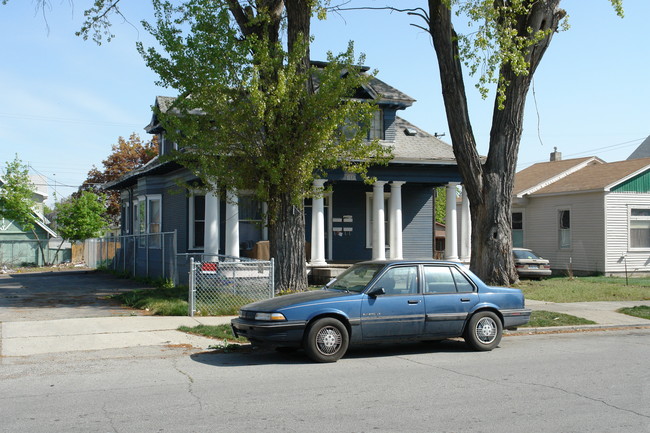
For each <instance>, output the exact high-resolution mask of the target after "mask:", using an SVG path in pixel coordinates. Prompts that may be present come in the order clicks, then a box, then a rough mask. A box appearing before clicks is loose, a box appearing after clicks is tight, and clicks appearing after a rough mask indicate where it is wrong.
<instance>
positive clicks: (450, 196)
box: [445, 183, 458, 260]
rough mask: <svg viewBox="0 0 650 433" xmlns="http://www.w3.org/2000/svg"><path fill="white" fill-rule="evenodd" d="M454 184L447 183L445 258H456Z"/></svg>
mask: <svg viewBox="0 0 650 433" xmlns="http://www.w3.org/2000/svg"><path fill="white" fill-rule="evenodd" d="M456 185H458V184H457V183H450V184H448V185H447V216H446V218H445V223H446V227H445V260H458V231H457V227H458V222H457V220H456V215H457V213H456Z"/></svg>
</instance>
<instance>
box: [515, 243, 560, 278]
mask: <svg viewBox="0 0 650 433" xmlns="http://www.w3.org/2000/svg"><path fill="white" fill-rule="evenodd" d="M512 256H513V258H514V259H515V268H517V274H519V277H524V278H544V277H550V276H551V265H550V264H549V262H548V260H546V259H543V258H541V257H540V256H538V255H537V254H535V253H534V252H533V251H532V250H529V249H527V248H513V249H512Z"/></svg>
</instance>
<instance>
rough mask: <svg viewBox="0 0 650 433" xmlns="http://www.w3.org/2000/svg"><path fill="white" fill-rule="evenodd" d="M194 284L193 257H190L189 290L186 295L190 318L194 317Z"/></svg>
mask: <svg viewBox="0 0 650 433" xmlns="http://www.w3.org/2000/svg"><path fill="white" fill-rule="evenodd" d="M194 284H195V280H194V257H190V284H189V286H190V289H189V293H188V302H187V305H188V309H189V312H188V313H189V316H190V317H194V293H195V290H194Z"/></svg>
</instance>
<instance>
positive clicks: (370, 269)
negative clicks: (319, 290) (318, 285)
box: [325, 264, 384, 293]
mask: <svg viewBox="0 0 650 433" xmlns="http://www.w3.org/2000/svg"><path fill="white" fill-rule="evenodd" d="M383 267H384V265H379V264H363V265H354V266H352V267H351V268H349V269H347V270H346V271H345V272H343V273H342V274H341V275H339V276H338V277H336V279H335V280H332V281H330V282H329V283H328V284H327V285H326V286H325V288H326V289H333V290H346V291H348V292H359V293H361V292H362V291H363V289H365V288H366V286H367V285H368V283H369V282H370V281H371V280H372V279H373V278H374V277H375V275H377V272H379V270H380V269H382V268H383Z"/></svg>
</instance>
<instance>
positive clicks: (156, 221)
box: [147, 194, 162, 248]
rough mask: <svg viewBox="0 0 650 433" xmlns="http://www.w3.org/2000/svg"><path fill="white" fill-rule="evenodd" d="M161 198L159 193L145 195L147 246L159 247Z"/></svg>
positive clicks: (160, 243)
mask: <svg viewBox="0 0 650 433" xmlns="http://www.w3.org/2000/svg"><path fill="white" fill-rule="evenodd" d="M161 232H162V198H161V196H160V195H159V194H157V195H152V196H147V234H148V235H149V248H160V247H161V245H162V239H161V235H160V233H161Z"/></svg>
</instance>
